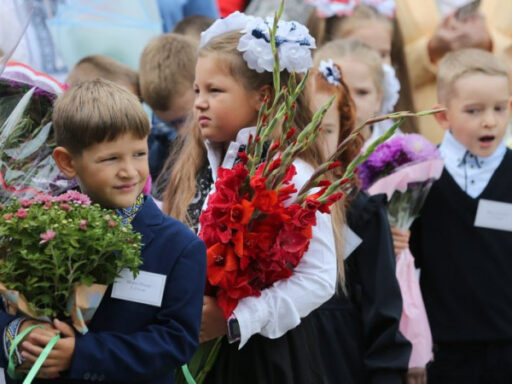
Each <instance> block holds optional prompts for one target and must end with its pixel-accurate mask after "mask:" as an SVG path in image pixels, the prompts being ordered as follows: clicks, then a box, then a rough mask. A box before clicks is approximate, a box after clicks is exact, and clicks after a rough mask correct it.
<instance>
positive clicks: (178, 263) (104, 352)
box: [0, 197, 206, 384]
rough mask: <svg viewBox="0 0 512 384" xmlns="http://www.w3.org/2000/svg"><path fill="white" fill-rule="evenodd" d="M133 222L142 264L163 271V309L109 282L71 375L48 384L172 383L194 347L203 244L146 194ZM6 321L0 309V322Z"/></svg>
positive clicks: (198, 321)
mask: <svg viewBox="0 0 512 384" xmlns="http://www.w3.org/2000/svg"><path fill="white" fill-rule="evenodd" d="M132 225H133V227H134V229H135V230H136V231H138V232H140V233H141V234H142V242H143V244H144V246H143V249H142V258H143V264H142V266H141V268H140V269H141V270H143V271H148V272H154V273H159V274H165V275H166V276H167V280H166V286H165V290H164V295H163V299H162V306H161V307H160V308H158V307H154V306H150V305H145V304H139V303H134V302H130V301H124V300H119V299H113V298H112V297H111V292H112V286H110V287H109V288H108V289H107V292H106V294H105V296H104V298H103V300H102V302H101V304H100V307H99V308H98V310H97V312H96V314H95V315H94V317H93V319H92V321H91V323H90V324H89V325H88V326H89V332H88V333H87V334H86V335H84V336H80V335H78V336H77V340H76V347H75V352H74V355H73V361H72V365H71V368H70V370H69V372H66V373H64V374H63V376H62V379H59V380H52V382H54V383H87V382H91V381H102V382H109V383H127V382H138V383H151V384H160V383H166V384H171V383H173V382H174V371H175V369H177V368H179V367H180V366H181V365H182V364H184V363H185V362H187V361H188V360H189V359H190V358H191V357H192V355H193V353H194V352H195V350H196V348H197V346H198V343H199V329H200V326H201V311H202V304H203V293H204V284H205V280H206V278H205V276H206V250H205V245H204V243H203V242H202V241H201V240H199V238H197V237H196V236H195V235H194V234H193V232H192V231H191V230H190V229H188V228H187V227H186V226H185V225H184V224H182V223H181V222H179V221H177V220H175V219H172V218H170V217H168V216H165V215H164V214H163V213H162V212H161V211H160V210H159V209H158V207H157V206H156V205H155V203H154V201H153V200H152V198H150V197H147V198H146V202H145V203H144V206H143V207H142V208H141V210H140V212H139V213H138V214H137V215H136V216H135V218H134V220H133V222H132ZM10 319H11V317H10V316H8V315H6V314H5V313H4V312H1V311H0V322H1V323H0V326H2V327H5V325H6V323H7V322H8V321H9V320H10ZM1 329H3V328H1ZM2 359H3V357H2ZM2 362H3V363H5V360H3V361H2ZM39 382H43V380H39ZM44 382H49V381H46V380H45V381H44Z"/></svg>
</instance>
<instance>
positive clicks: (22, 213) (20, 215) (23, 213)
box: [14, 208, 28, 219]
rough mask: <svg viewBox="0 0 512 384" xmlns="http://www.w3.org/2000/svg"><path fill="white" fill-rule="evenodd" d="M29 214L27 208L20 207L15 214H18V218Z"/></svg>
mask: <svg viewBox="0 0 512 384" xmlns="http://www.w3.org/2000/svg"><path fill="white" fill-rule="evenodd" d="M27 215H28V212H27V210H26V209H23V208H20V209H18V212H16V214H15V215H14V216H16V217H17V218H18V219H24V218H25V217H27Z"/></svg>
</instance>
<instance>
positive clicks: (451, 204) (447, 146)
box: [411, 49, 512, 384]
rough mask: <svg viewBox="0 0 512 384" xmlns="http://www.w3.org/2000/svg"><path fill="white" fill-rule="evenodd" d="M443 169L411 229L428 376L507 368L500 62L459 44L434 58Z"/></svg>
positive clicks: (464, 378) (511, 196)
mask: <svg viewBox="0 0 512 384" xmlns="http://www.w3.org/2000/svg"><path fill="white" fill-rule="evenodd" d="M437 92H438V98H439V102H440V104H441V105H442V106H444V107H446V111H444V112H442V113H439V114H438V115H437V116H436V119H437V121H438V122H439V123H440V124H441V126H442V127H443V128H444V129H445V130H446V132H445V136H444V139H443V142H442V143H441V145H440V147H439V151H440V152H441V155H442V157H443V159H444V161H445V169H444V171H443V174H442V176H441V178H440V180H438V181H437V182H436V183H435V184H434V185H433V187H432V189H431V191H430V194H429V196H428V198H427V200H426V202H425V206H424V208H423V210H422V213H421V217H420V219H418V220H417V221H416V222H415V224H414V225H413V227H412V229H411V250H412V253H413V254H414V255H415V257H416V263H417V265H418V266H419V267H420V268H421V278H420V283H421V288H422V293H423V297H424V300H425V306H426V309H427V313H428V316H429V321H430V325H431V329H432V336H433V339H434V344H435V348H434V362H433V363H432V364H431V365H430V366H429V367H428V382H429V383H434V384H435V383H450V384H457V383H464V384H477V383H509V382H510V380H511V378H512V325H511V324H512V285H511V284H510V282H511V281H512V257H511V255H512V233H511V231H512V222H511V218H512V193H511V191H512V177H511V175H512V152H511V151H510V150H508V149H507V148H506V146H505V143H504V140H503V138H504V135H505V131H506V127H507V124H508V121H509V118H510V89H509V80H508V73H507V68H506V67H505V65H504V64H502V63H501V62H500V61H499V60H498V59H496V58H495V57H494V56H493V55H492V54H490V53H488V52H485V51H482V50H477V49H467V50H461V51H457V52H453V53H449V54H447V55H446V56H445V57H444V58H443V59H442V60H441V62H440V64H439V72H438V82H437Z"/></svg>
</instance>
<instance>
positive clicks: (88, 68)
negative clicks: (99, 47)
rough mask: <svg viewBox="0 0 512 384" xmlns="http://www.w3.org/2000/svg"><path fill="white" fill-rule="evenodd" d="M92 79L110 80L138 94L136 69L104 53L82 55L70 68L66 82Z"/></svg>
mask: <svg viewBox="0 0 512 384" xmlns="http://www.w3.org/2000/svg"><path fill="white" fill-rule="evenodd" d="M94 79H105V80H110V81H112V82H114V83H116V84H118V85H120V86H123V87H126V88H128V89H129V90H131V91H132V92H134V93H135V94H136V95H137V96H139V95H140V92H139V75H138V74H137V71H136V70H135V69H133V68H130V67H128V66H127V65H124V64H123V63H121V62H119V61H117V60H114V59H112V58H110V57H108V56H104V55H92V56H87V57H84V58H83V59H82V60H80V61H79V62H78V63H76V64H75V66H74V67H73V69H71V72H70V73H69V76H68V78H67V79H66V82H67V83H68V84H69V85H70V86H74V85H78V84H80V83H82V82H84V81H89V80H94Z"/></svg>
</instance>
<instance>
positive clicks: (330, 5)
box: [307, 0, 359, 18]
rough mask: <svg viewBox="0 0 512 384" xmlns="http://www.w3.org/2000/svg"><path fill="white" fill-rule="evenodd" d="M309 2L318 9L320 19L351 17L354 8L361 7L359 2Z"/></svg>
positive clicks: (309, 0) (328, 0)
mask: <svg viewBox="0 0 512 384" xmlns="http://www.w3.org/2000/svg"><path fill="white" fill-rule="evenodd" d="M307 2H308V3H309V4H311V5H312V6H313V7H315V8H316V13H317V15H318V17H322V18H327V17H332V16H345V15H350V14H352V12H354V8H355V7H356V6H357V5H359V0H347V1H346V2H339V1H333V0H307Z"/></svg>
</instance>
